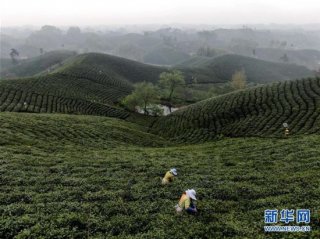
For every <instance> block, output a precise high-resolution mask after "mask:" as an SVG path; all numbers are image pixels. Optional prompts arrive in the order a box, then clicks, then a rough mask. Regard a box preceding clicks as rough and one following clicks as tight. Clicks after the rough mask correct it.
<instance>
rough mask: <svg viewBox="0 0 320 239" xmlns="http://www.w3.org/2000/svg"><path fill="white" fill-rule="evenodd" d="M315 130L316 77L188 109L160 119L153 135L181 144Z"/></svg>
mask: <svg viewBox="0 0 320 239" xmlns="http://www.w3.org/2000/svg"><path fill="white" fill-rule="evenodd" d="M284 122H287V123H288V124H289V126H290V132H291V134H305V133H318V132H320V78H316V79H311V78H310V79H303V80H295V81H284V82H280V83H274V84H271V85H266V86H262V87H256V88H252V89H249V90H244V91H239V92H236V93H231V94H228V95H224V96H220V97H216V98H211V99H208V100H205V101H202V102H199V103H196V104H194V105H190V106H188V107H185V108H183V109H181V110H178V111H176V112H174V113H173V114H171V115H169V116H167V117H162V118H159V119H158V120H157V121H156V122H155V123H154V125H153V127H152V129H151V130H152V131H153V132H155V133H158V134H160V135H163V136H165V137H168V138H171V139H174V140H177V141H182V142H200V141H206V140H209V139H213V138H216V137H217V136H219V135H225V136H233V137H239V136H281V135H283V127H282V124H283V123H284Z"/></svg>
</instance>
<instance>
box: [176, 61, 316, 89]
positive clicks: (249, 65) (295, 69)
mask: <svg viewBox="0 0 320 239" xmlns="http://www.w3.org/2000/svg"><path fill="white" fill-rule="evenodd" d="M176 67H178V68H182V69H184V68H186V69H194V70H195V71H199V72H205V73H206V75H210V76H212V79H215V80H216V81H219V82H228V81H230V79H231V78H232V74H234V72H235V71H238V70H241V69H244V70H245V72H246V75H247V78H248V81H249V82H253V83H261V84H265V83H270V82H275V81H284V80H293V79H300V78H303V77H311V76H314V73H313V72H312V71H311V70H308V69H307V68H306V67H304V66H298V65H294V64H284V63H275V62H268V61H263V60H259V59H256V58H251V57H246V56H240V55H223V56H219V57H215V58H207V57H194V58H191V59H188V60H187V61H185V62H182V63H179V64H178V65H177V66H176ZM196 69H197V70H196ZM212 79H210V80H211V81H212ZM201 81H202V80H201V79H200V82H201Z"/></svg>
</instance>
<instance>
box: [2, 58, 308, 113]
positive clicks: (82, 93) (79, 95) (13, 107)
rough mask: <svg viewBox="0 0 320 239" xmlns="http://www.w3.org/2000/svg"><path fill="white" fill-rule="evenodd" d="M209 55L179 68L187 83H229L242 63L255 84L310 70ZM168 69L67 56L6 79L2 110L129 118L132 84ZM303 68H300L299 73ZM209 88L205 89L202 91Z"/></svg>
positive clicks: (124, 60) (105, 59) (117, 60)
mask: <svg viewBox="0 0 320 239" xmlns="http://www.w3.org/2000/svg"><path fill="white" fill-rule="evenodd" d="M209 59H210V58H208V62H207V63H203V67H201V68H200V67H182V68H179V69H181V70H182V71H183V74H184V75H185V78H186V81H187V82H189V83H190V82H192V80H193V79H194V78H195V79H197V82H198V83H200V84H201V83H204V82H207V83H225V82H228V81H229V80H230V79H231V75H232V74H233V72H234V71H235V70H237V69H241V66H243V67H244V68H245V69H246V73H247V75H248V81H249V82H256V83H264V82H270V81H277V80H284V79H294V78H296V77H298V76H300V75H308V72H309V71H308V70H305V69H304V68H303V67H302V70H301V69H300V68H299V67H298V66H294V65H283V64H278V63H269V62H263V64H262V63H261V61H258V60H256V59H250V58H244V57H240V56H222V57H217V58H214V59H213V60H211V59H210V60H209ZM255 64H256V65H255ZM268 66H270V67H269V68H268ZM271 66H272V67H273V66H275V67H273V68H272V67H271ZM39 69H40V68H39ZM168 69H169V68H164V67H157V66H152V65H147V64H143V63H139V62H136V61H132V60H127V59H124V58H120V57H115V56H110V55H105V54H98V53H88V54H82V55H78V56H74V57H71V58H68V60H66V61H64V62H63V65H62V66H61V67H58V68H56V69H55V70H54V71H52V72H51V73H50V74H43V75H41V74H40V75H38V76H34V77H30V78H23V79H10V80H1V81H0V92H1V94H0V110H1V111H15V112H21V111H22V112H35V113H40V112H41V113H54V112H58V113H73V114H92V115H104V116H110V117H118V118H122V119H124V118H126V117H128V116H129V113H128V112H126V111H124V110H123V109H121V108H119V107H118V106H117V105H118V103H119V101H120V100H121V99H122V98H124V97H125V96H126V95H128V94H130V92H131V91H132V90H133V84H134V83H137V82H141V81H148V82H153V83H157V82H158V79H159V75H160V73H162V72H163V71H167V70H168ZM299 69H300V70H301V72H300V71H299V72H297V70H299ZM222 71H223V74H222ZM260 74H261V75H263V77H260ZM290 76H291V77H290ZM268 77H270V78H268ZM198 88H199V87H198ZM199 89H200V88H199ZM206 90H207V89H206V88H205V89H201V91H202V92H203V91H206ZM200 93H201V92H200Z"/></svg>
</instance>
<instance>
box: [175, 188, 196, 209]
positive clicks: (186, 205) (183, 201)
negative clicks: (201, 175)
mask: <svg viewBox="0 0 320 239" xmlns="http://www.w3.org/2000/svg"><path fill="white" fill-rule="evenodd" d="M195 200H197V198H196V191H195V190H194V189H188V190H187V191H185V192H184V193H183V194H182V196H181V198H180V200H179V203H178V204H177V205H176V206H175V208H176V211H177V212H178V213H180V212H182V211H183V210H186V212H187V213H189V214H196V213H197V208H196V206H195V204H194V201H195Z"/></svg>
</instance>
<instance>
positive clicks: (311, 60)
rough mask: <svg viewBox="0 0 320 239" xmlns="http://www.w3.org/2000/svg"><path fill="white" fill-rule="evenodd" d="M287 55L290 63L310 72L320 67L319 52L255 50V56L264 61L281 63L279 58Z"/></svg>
mask: <svg viewBox="0 0 320 239" xmlns="http://www.w3.org/2000/svg"><path fill="white" fill-rule="evenodd" d="M284 54H286V55H287V57H288V61H289V62H290V63H294V64H298V65H302V66H305V67H308V68H309V69H311V70H318V69H319V67H320V51H317V50H309V49H304V50H290V49H277V48H257V49H256V56H257V57H258V58H259V59H262V60H266V61H275V62H281V61H282V60H281V58H282V57H283V56H284Z"/></svg>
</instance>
